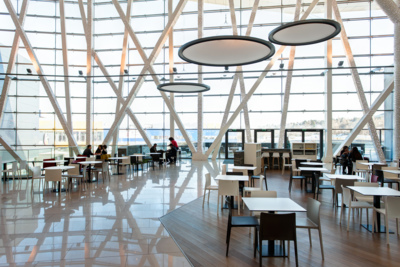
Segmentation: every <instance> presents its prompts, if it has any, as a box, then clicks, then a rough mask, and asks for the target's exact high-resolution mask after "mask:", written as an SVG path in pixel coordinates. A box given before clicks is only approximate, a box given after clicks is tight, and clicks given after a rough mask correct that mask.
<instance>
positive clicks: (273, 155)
mask: <svg viewBox="0 0 400 267" xmlns="http://www.w3.org/2000/svg"><path fill="white" fill-rule="evenodd" d="M276 159H277V160H278V169H279V168H280V167H281V164H280V157H279V153H278V152H275V153H272V164H271V167H275V160H276Z"/></svg>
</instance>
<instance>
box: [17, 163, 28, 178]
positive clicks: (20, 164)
mask: <svg viewBox="0 0 400 267" xmlns="http://www.w3.org/2000/svg"><path fill="white" fill-rule="evenodd" d="M22 170H25V172H26V179H28V178H29V168H28V163H27V161H26V160H21V162H20V163H19V169H18V172H19V177H20V178H21V179H22Z"/></svg>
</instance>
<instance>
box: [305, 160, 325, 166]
mask: <svg viewBox="0 0 400 267" xmlns="http://www.w3.org/2000/svg"><path fill="white" fill-rule="evenodd" d="M325 164H329V163H323V162H311V161H307V162H301V163H300V165H311V166H313V165H314V166H318V165H319V166H324V165H325Z"/></svg>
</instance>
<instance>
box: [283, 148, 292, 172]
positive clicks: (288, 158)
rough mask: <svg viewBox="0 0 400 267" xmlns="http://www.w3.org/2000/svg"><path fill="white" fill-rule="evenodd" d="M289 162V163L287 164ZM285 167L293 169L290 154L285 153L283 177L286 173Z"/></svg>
mask: <svg viewBox="0 0 400 267" xmlns="http://www.w3.org/2000/svg"><path fill="white" fill-rule="evenodd" d="M286 162H288V163H286ZM285 167H289V168H290V167H292V164H291V163H290V155H289V153H283V154H282V175H283V173H284V172H285Z"/></svg>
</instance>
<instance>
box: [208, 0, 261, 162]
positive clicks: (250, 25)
mask: <svg viewBox="0 0 400 267" xmlns="http://www.w3.org/2000/svg"><path fill="white" fill-rule="evenodd" d="M259 3H260V0H255V1H254V4H253V8H252V10H251V14H250V19H249V23H248V24H247V25H248V26H247V30H246V36H250V34H251V31H252V29H253V24H254V20H255V18H256V14H257V10H258V5H259ZM240 71H242V68H241V67H237V68H236V72H237V73H236V74H235V75H234V77H233V81H232V86H231V90H230V92H229V96H228V102H227V103H226V107H225V112H224V116H223V118H222V122H221V126H224V124H225V123H226V121H227V120H228V116H229V111H230V110H231V106H232V100H233V97H234V95H235V90H236V85H237V82H238V78H239V76H238V72H240ZM243 88H244V87H243ZM243 97H244V96H242V98H243ZM249 128H250V127H249ZM220 147H221V143H219V144H218V146H217V148H216V149H214V152H213V155H212V159H213V160H215V159H216V158H217V156H218V152H219V150H220Z"/></svg>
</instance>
